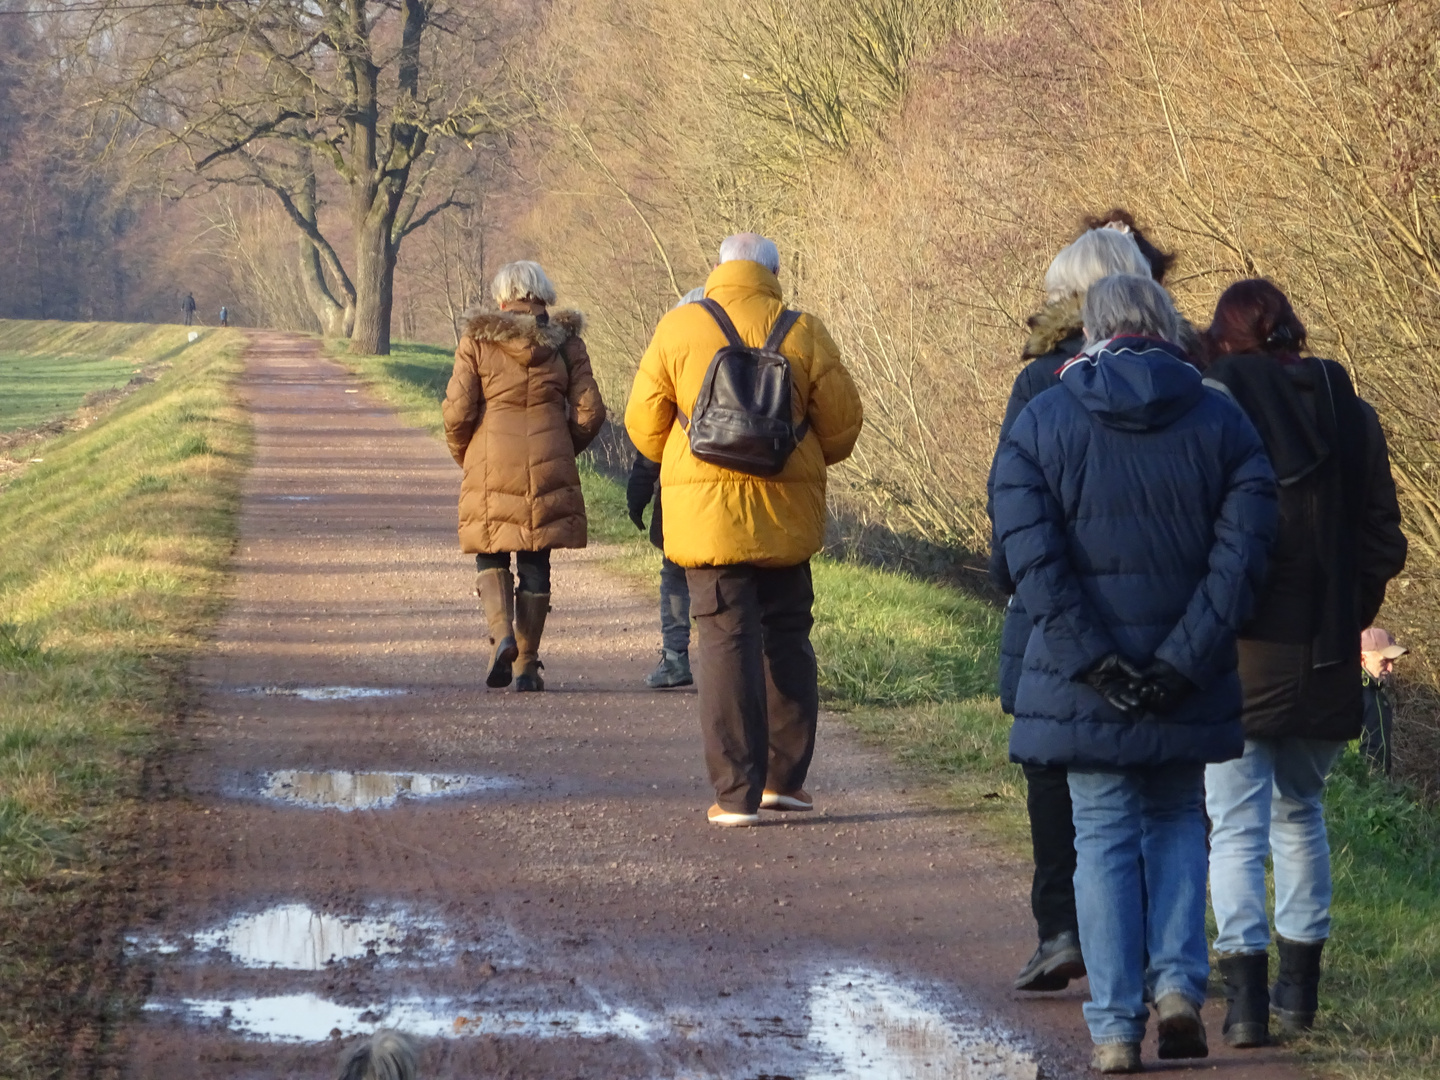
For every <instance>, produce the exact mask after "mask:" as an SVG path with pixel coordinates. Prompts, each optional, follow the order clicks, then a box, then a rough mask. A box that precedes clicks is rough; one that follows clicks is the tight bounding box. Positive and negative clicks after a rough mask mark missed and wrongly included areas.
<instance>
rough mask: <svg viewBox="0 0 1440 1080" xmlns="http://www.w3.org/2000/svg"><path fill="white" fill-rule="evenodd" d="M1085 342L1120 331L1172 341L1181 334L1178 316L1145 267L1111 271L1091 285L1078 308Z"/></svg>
mask: <svg viewBox="0 0 1440 1080" xmlns="http://www.w3.org/2000/svg"><path fill="white" fill-rule="evenodd" d="M1080 317H1081V318H1082V319H1083V320H1084V321H1085V340H1086V343H1087V344H1094V343H1095V342H1097V341H1104V340H1106V339H1107V338H1112V337H1116V336H1117V335H1120V334H1137V335H1139V336H1141V337H1153V338H1160V339H1161V340H1163V341H1169V342H1174V341H1175V340H1176V339H1177V338H1179V336H1180V316H1179V315H1178V314H1176V312H1175V304H1174V303H1173V302H1172V301H1171V299H1170V294H1169V293H1167V292H1166V291H1165V290H1164V289H1162V288H1161V287H1160V286H1159V285H1157V284H1155V279H1154V278H1152V277H1151V276H1150V270H1149V268H1148V267H1147V268H1146V270H1145V273H1144V275H1143V276H1142V275H1140V274H1112V275H1110V276H1109V277H1103V278H1101V279H1100V280H1099V281H1097V282H1095V283H1094V284H1093V285H1091V286H1090V288H1089V290H1088V291H1086V293H1085V302H1084V304H1083V305H1082V306H1081V308H1080Z"/></svg>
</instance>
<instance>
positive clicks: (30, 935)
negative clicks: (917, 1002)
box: [0, 322, 249, 1077]
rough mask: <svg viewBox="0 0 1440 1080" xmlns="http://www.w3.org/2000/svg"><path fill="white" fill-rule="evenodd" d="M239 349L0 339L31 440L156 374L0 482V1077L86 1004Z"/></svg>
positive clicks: (103, 330)
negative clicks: (137, 375)
mask: <svg viewBox="0 0 1440 1080" xmlns="http://www.w3.org/2000/svg"><path fill="white" fill-rule="evenodd" d="M242 341H243V339H242V337H241V336H240V335H239V334H238V333H235V332H232V331H208V332H203V333H202V336H201V337H200V339H199V340H198V341H196V342H195V343H193V344H187V342H186V331H185V330H184V329H183V328H179V327H173V326H171V327H155V326H128V325H114V324H67V323H36V322H0V355H3V356H4V357H5V359H6V363H7V365H8V366H9V367H10V369H11V370H12V371H14V372H17V373H18V374H19V376H20V387H21V390H20V394H21V396H22V397H28V398H29V399H30V400H31V405H29V406H26V408H29V409H31V413H30V415H36V416H37V419H39V420H40V421H44V420H46V419H52V418H54V416H55V415H56V412H57V409H58V411H60V412H63V411H64V403H65V402H70V403H71V404H72V406H73V405H74V404H78V403H79V400H80V399H82V398H83V397H84V396H85V394H86V393H87V392H88V391H89V390H94V389H103V388H105V387H108V386H113V385H114V384H115V382H116V381H117V380H118V382H120V383H124V382H126V381H127V380H128V379H129V377H130V374H131V372H132V371H133V370H134V369H135V368H144V369H145V370H147V371H148V372H149V373H150V374H152V375H155V376H158V378H157V380H156V381H155V382H154V383H152V384H149V385H146V386H143V387H141V388H139V389H138V390H136V392H135V393H133V394H131V395H130V396H128V397H126V398H125V399H124V400H122V401H120V402H119V403H118V404H117V405H116V406H115V407H114V409H113V410H112V411H111V412H109V413H107V414H105V415H103V416H101V417H98V418H96V419H95V420H94V421H93V422H92V423H91V424H90V426H89V427H87V428H86V429H85V430H83V431H76V432H71V433H69V434H66V435H62V436H60V437H58V438H53V439H50V440H48V441H45V442H42V443H39V444H35V443H32V444H30V445H28V446H27V447H26V449H25V451H24V456H25V458H26V459H29V458H39V459H41V460H40V461H39V462H36V463H33V464H30V465H29V466H28V467H27V468H26V469H25V470H24V471H23V472H20V473H18V474H16V475H13V476H11V477H10V478H9V480H8V482H6V481H4V480H0V550H3V551H4V552H5V558H4V560H3V561H0V1075H4V1076H13V1077H29V1076H42V1075H46V1076H48V1075H52V1074H53V1073H54V1071H55V1065H56V1056H57V1055H59V1054H60V1053H62V1052H64V1050H65V1047H66V1043H67V1042H69V1043H70V1045H76V1044H77V1042H76V1040H77V1038H78V1040H79V1044H80V1045H83V1044H84V1036H83V1034H81V1035H78V1036H77V1032H81V1031H82V1030H83V1029H84V1028H85V1026H86V1025H87V1024H89V1023H91V1022H93V1020H94V1019H95V1017H96V1015H97V1014H98V1010H100V1009H103V1007H104V993H103V981H104V975H103V974H97V973H98V972H102V971H103V970H104V969H105V967H106V963H107V961H106V959H105V958H102V957H97V956H96V955H94V946H95V944H96V941H95V936H96V934H97V933H98V932H99V930H100V929H101V928H102V927H104V926H105V925H106V924H107V922H108V921H110V920H109V919H108V918H107V917H106V916H105V915H104V914H103V911H104V909H105V908H106V907H107V906H110V905H114V904H116V903H120V902H121V901H120V899H119V897H120V896H121V895H123V885H124V882H125V880H126V879H127V877H128V875H129V874H130V873H131V867H130V866H129V865H127V863H128V860H127V858H126V855H125V851H126V847H127V843H128V841H127V835H128V833H129V831H130V829H131V828H132V826H133V822H134V814H135V811H136V806H137V804H136V802H135V796H136V794H137V792H138V790H139V780H140V772H141V767H142V765H143V761H144V758H145V755H146V754H147V752H149V751H150V750H151V749H152V748H153V747H154V746H155V745H157V739H159V738H160V737H161V735H162V732H163V728H164V725H165V723H166V722H167V721H168V720H169V718H171V717H173V716H174V714H175V711H176V708H177V706H178V704H179V700H180V698H179V696H180V694H181V692H182V676H183V672H184V668H185V661H186V659H187V658H188V657H189V656H190V655H191V653H192V652H193V650H194V649H195V648H196V647H197V645H199V644H200V643H201V641H202V640H203V635H204V632H205V630H206V628H207V627H208V625H209V624H210V621H211V620H212V618H213V617H214V615H215V614H216V612H217V611H218V607H219V601H220V598H221V592H222V589H223V585H224V580H225V574H226V572H227V569H228V564H229V558H230V552H231V549H232V545H233V536H234V520H235V508H236V505H237V500H238V489H239V479H240V476H241V474H242V471H243V468H244V464H245V459H246V456H247V454H248V449H249V432H248V427H247V425H246V423H245V420H244V417H243V414H242V413H241V411H240V409H239V408H238V407H237V406H236V405H235V403H234V395H233V393H232V392H231V386H232V383H233V381H234V379H235V377H236V375H237V374H238V372H239V368H240V364H239V359H238V357H239V351H240V349H239V346H240V345H241V343H242ZM57 371H59V372H62V373H63V374H62V375H61V376H59V377H58V378H57V377H55V373H56V372H57ZM57 383H64V384H65V386H66V394H67V396H66V397H64V398H62V397H59V396H56V395H55V394H54V393H52V392H49V391H46V392H44V393H42V394H41V402H42V403H43V402H49V403H50V404H49V405H48V406H47V408H44V409H39V413H43V414H44V415H38V414H37V413H36V411H35V410H36V409H37V407H38V406H37V404H36V403H35V400H34V399H35V394H34V393H33V392H31V390H30V389H29V388H33V387H36V386H44V387H54V386H55V385H56V384H57ZM11 394H12V385H11V384H10V383H8V382H7V383H0V402H4V404H3V406H0V408H3V409H5V410H7V415H8V411H10V410H12V408H14V403H13V402H12V401H11V400H10V397H11ZM56 402H59V403H61V404H60V405H59V406H57V405H56V404H54V403H56ZM110 960H111V961H113V957H112V958H110ZM97 983H99V984H102V985H101V986H97Z"/></svg>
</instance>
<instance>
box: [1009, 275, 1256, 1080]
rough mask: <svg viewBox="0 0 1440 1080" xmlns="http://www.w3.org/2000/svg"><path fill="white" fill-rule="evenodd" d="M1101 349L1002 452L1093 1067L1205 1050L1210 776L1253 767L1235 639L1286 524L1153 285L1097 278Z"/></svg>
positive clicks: (1095, 313)
mask: <svg viewBox="0 0 1440 1080" xmlns="http://www.w3.org/2000/svg"><path fill="white" fill-rule="evenodd" d="M1083 313H1084V320H1085V326H1086V338H1087V340H1088V341H1089V342H1090V345H1089V346H1088V347H1087V348H1086V350H1085V351H1084V352H1083V353H1081V355H1080V356H1078V357H1076V358H1075V359H1074V360H1072V361H1071V362H1070V363H1069V364H1067V365H1066V366H1065V368H1064V370H1063V371H1062V373H1061V376H1060V382H1061V385H1060V386H1057V387H1053V388H1052V389H1050V390H1047V391H1046V392H1045V393H1043V394H1041V395H1040V396H1039V397H1037V398H1036V399H1035V400H1034V401H1032V402H1031V403H1030V404H1029V405H1028V406H1027V407H1026V408H1025V410H1024V411H1023V412H1022V413H1021V414H1020V416H1019V417H1018V418H1017V419H1016V421H1015V424H1014V425H1013V427H1012V428H1011V430H1010V433H1009V435H1008V436H1007V438H1006V440H1005V441H1004V442H1003V443H1002V444H1001V446H1000V450H999V454H998V457H997V462H996V469H995V528H996V533H997V535H998V537H999V540H1000V543H1001V545H1002V547H1003V550H1004V553H1005V562H1006V565H1007V567H1008V568H1009V571H1010V574H1011V576H1012V577H1013V579H1014V581H1015V586H1016V591H1017V594H1018V595H1019V597H1020V598H1021V600H1023V601H1024V603H1025V608H1026V610H1027V611H1028V612H1029V614H1030V619H1031V631H1030V637H1029V641H1028V642H1027V643H1026V647H1025V659H1024V665H1023V668H1022V670H1021V674H1020V681H1019V686H1018V688H1017V692H1016V696H1015V725H1014V727H1013V728H1012V729H1011V733H1010V756H1011V759H1012V760H1014V761H1017V762H1021V763H1024V764H1029V765H1051V766H1061V767H1064V768H1065V769H1067V770H1068V780H1069V784H1070V796H1071V801H1072V803H1073V804H1074V821H1075V850H1076V869H1075V900H1076V911H1077V914H1078V916H1079V925H1080V941H1081V945H1082V947H1083V949H1084V953H1085V963H1086V967H1087V969H1088V973H1089V978H1090V997H1091V1000H1090V1002H1089V1003H1087V1004H1086V1006H1085V1019H1086V1022H1087V1023H1088V1025H1089V1027H1090V1036H1091V1039H1092V1040H1093V1041H1094V1043H1095V1044H1096V1050H1095V1057H1094V1060H1093V1062H1092V1067H1093V1068H1095V1069H1097V1070H1098V1071H1100V1072H1136V1071H1138V1070H1139V1068H1140V1042H1141V1040H1142V1038H1143V1036H1144V1033H1145V1024H1146V1018H1147V1010H1146V1007H1145V1002H1146V1000H1147V998H1148V999H1149V1000H1151V1001H1153V1002H1154V1003H1155V1008H1156V1011H1157V1013H1158V1014H1159V1034H1160V1049H1159V1054H1160V1057H1161V1058H1183V1057H1204V1056H1205V1055H1206V1053H1207V1046H1206V1042H1205V1028H1204V1025H1203V1023H1202V1022H1201V1018H1200V1013H1199V1009H1200V1006H1201V1004H1203V1002H1204V1000H1205V985H1206V980H1207V978H1208V976H1209V961H1208V955H1207V952H1206V947H1205V823H1204V816H1203V813H1202V801H1203V775H1204V767H1205V764H1206V763H1209V762H1215V761H1224V760H1226V759H1228V758H1232V757H1238V756H1239V755H1240V753H1241V750H1242V748H1243V736H1242V732H1241V728H1240V682H1239V679H1238V677H1237V675H1236V671H1235V633H1236V631H1237V630H1238V629H1239V628H1240V626H1241V625H1242V624H1243V623H1244V621H1245V619H1246V618H1247V617H1248V616H1249V614H1250V610H1251V607H1252V604H1253V599H1254V595H1255V593H1256V592H1258V590H1259V587H1260V584H1261V582H1262V580H1263V575H1264V564H1265V552H1266V550H1267V548H1268V547H1269V545H1270V542H1271V539H1272V538H1273V535H1274V528H1275V480H1274V475H1273V473H1272V472H1271V470H1270V465H1269V463H1268V462H1267V461H1266V459H1265V453H1264V450H1263V448H1262V447H1261V444H1260V439H1259V436H1258V435H1257V434H1256V432H1255V428H1254V426H1253V425H1252V424H1251V423H1250V421H1249V420H1247V419H1246V418H1245V415H1244V414H1243V413H1242V412H1241V411H1240V410H1239V409H1238V408H1236V407H1235V405H1234V403H1233V402H1230V401H1228V400H1227V399H1226V398H1225V397H1224V395H1222V394H1220V393H1218V392H1217V391H1214V390H1210V389H1207V388H1206V387H1204V386H1202V384H1201V378H1200V373H1199V372H1198V371H1197V370H1196V369H1195V368H1194V367H1192V366H1191V365H1190V364H1189V363H1188V361H1187V357H1186V355H1185V352H1184V350H1183V349H1181V348H1179V347H1178V346H1177V345H1174V344H1173V342H1174V340H1175V338H1176V337H1178V336H1179V318H1178V316H1177V315H1176V314H1175V311H1174V308H1173V306H1172V305H1171V303H1170V299H1169V297H1168V296H1167V295H1166V293H1165V291H1164V290H1163V289H1162V288H1160V286H1159V285H1157V284H1155V282H1154V281H1152V280H1150V279H1149V277H1148V276H1147V277H1144V278H1141V277H1137V276H1127V275H1117V276H1115V277H1109V278H1104V279H1102V280H1101V281H1098V282H1096V283H1095V284H1093V285H1092V286H1091V287H1090V289H1089V291H1088V293H1087V294H1086V297H1085V303H1084V307H1083Z"/></svg>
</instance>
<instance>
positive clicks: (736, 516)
mask: <svg viewBox="0 0 1440 1080" xmlns="http://www.w3.org/2000/svg"><path fill="white" fill-rule="evenodd" d="M705 295H706V296H707V297H709V298H710V299H712V300H715V301H716V302H718V303H719V304H720V306H721V307H723V308H724V309H725V313H726V314H727V315H729V316H730V320H731V322H733V323H734V324H735V329H736V330H737V331H738V332H739V334H740V336H741V338H743V339H744V340H745V342H746V343H747V344H750V345H752V346H759V345H760V344H761V343H763V342H764V341H765V338H766V336H767V335H768V334H769V332H770V328H771V327H772V326H773V325H774V323H775V320H776V319H778V318H779V317H780V313H781V312H782V311H783V310H785V304H784V301H783V297H782V293H781V288H780V282H779V280H778V279H777V278H776V276H775V275H774V274H773V273H771V272H770V271H769V270H768V269H766V267H764V266H762V265H761V264H759V263H757V262H752V261H749V260H734V261H730V262H725V263H722V264H721V265H720V266H719V267H717V268H716V269H715V270H714V271H713V272H712V273H711V274H710V277H709V278H708V279H707V281H706V283H705ZM726 344H727V341H726V337H725V333H724V331H723V330H722V329H721V328H720V326H719V325H718V324H717V323H716V321H715V319H714V317H713V316H712V315H711V314H710V313H709V312H708V311H707V310H706V309H705V308H704V307H703V306H701V305H699V304H686V305H684V306H681V307H677V308H675V309H673V310H672V311H670V312H669V313H668V314H667V315H666V316H665V317H664V318H663V319H661V320H660V324H659V326H657V327H656V330H655V336H654V339H653V340H652V342H651V345H650V348H649V349H648V350H646V353H645V357H644V358H643V359H642V360H641V366H640V371H639V372H638V374H637V375H636V380H635V387H634V389H633V391H632V393H631V396H630V403H629V407H628V408H627V409H626V413H625V423H626V427H627V428H628V429H629V431H630V435H631V438H632V439H633V440H634V442H635V445H636V447H637V448H638V449H639V450H640V452H641V453H642V454H644V455H645V456H646V457H649V458H651V459H652V460H660V461H661V474H660V485H661V488H662V489H663V490H664V492H665V516H666V520H667V522H668V523H669V525H670V527H669V528H668V529H667V532H666V538H665V549H666V554H667V555H668V556H669V557H670V558H671V559H672V560H673V561H675V562H676V563H678V564H679V565H681V566H687V567H689V566H719V565H726V564H730V563H741V562H745V563H754V564H755V565H758V566H793V565H795V564H797V563H800V562H803V561H805V560H806V559H808V558H810V556H811V555H813V554H815V552H817V551H818V550H820V547H821V544H822V543H823V540H824V524H825V469H826V466H828V465H833V464H835V463H836V462H838V461H841V460H843V459H844V458H846V457H847V456H849V453H850V450H851V449H852V448H853V447H854V445H855V439H856V438H857V436H858V435H859V432H860V422H861V414H860V408H859V397H858V395H857V394H856V392H855V387H854V384H853V383H852V382H851V380H850V376H849V373H848V372H846V370H845V369H844V367H843V366H841V364H840V359H839V350H838V348H837V347H836V345H835V343H834V341H833V340H832V339H831V337H830V335H829V333H827V332H826V330H825V326H824V324H823V323H822V322H821V321H820V320H819V319H818V318H817V317H815V316H814V315H809V314H802V315H801V316H800V318H799V320H798V321H797V322H796V323H795V326H794V327H793V328H792V329H791V331H790V333H789V334H788V335H787V336H786V338H785V340H784V342H782V343H781V346H780V351H781V353H782V354H783V355H784V356H785V358H786V359H787V360H789V361H790V370H791V375H792V379H793V387H794V393H793V399H792V400H793V409H794V421H795V422H796V423H797V424H798V423H800V422H801V421H803V420H807V419H808V420H809V422H810V432H811V433H812V434H813V437H810V436H808V435H807V437H806V438H805V439H803V440H802V441H801V442H800V444H799V445H798V446H797V447H796V448H795V451H794V453H792V454H791V455H790V458H789V460H788V461H787V462H786V463H785V467H784V469H783V470H782V471H781V472H780V473H779V474H778V475H776V476H771V477H759V476H749V475H747V474H743V473H737V472H735V471H734V470H731V469H726V468H723V467H721V466H718V465H712V464H709V463H708V462H704V461H701V460H699V459H698V458H696V457H694V456H693V455H692V454H691V453H690V451H689V446H688V444H687V442H686V439H685V432H684V430H683V429H682V428H681V427H680V418H679V417H678V416H677V415H676V408H677V406H678V409H679V412H681V413H683V414H684V415H685V417H689V416H690V415H691V413H692V411H693V409H694V406H695V400H696V398H697V397H698V396H699V393H700V386H701V383H702V382H704V379H705V373H706V371H707V370H708V369H709V367H710V361H711V360H712V359H713V357H714V356H715V353H716V352H717V351H719V350H720V349H721V348H723V347H724V346H725V345H726ZM672 433H673V434H675V435H678V438H672V437H670V436H671V435H672Z"/></svg>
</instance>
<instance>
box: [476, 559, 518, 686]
mask: <svg viewBox="0 0 1440 1080" xmlns="http://www.w3.org/2000/svg"><path fill="white" fill-rule="evenodd" d="M475 595H476V596H478V597H479V598H480V606H481V607H483V608H484V609H485V621H486V622H488V623H489V624H490V644H491V645H492V646H494V651H493V652H492V653H491V654H490V670H489V672H487V673H486V675H485V685H486V686H496V687H499V686H509V685H510V665H511V664H513V663H515V658H516V657H517V656H518V655H519V653H520V650H519V648H518V647H517V646H516V644H515V578H514V577H513V576H512V575H511V573H510V571H509V570H481V571H480V572H479V573H478V574H476V575H475Z"/></svg>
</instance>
